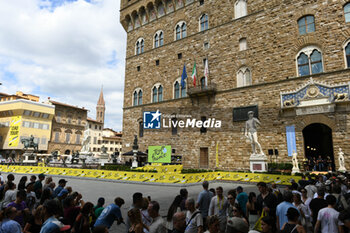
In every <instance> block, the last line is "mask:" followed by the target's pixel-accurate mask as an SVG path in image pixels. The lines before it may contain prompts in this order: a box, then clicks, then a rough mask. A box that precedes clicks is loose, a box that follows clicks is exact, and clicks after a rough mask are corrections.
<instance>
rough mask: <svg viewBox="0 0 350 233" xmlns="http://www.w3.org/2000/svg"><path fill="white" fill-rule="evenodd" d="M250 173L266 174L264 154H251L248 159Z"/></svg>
mask: <svg viewBox="0 0 350 233" xmlns="http://www.w3.org/2000/svg"><path fill="white" fill-rule="evenodd" d="M249 162H250V171H251V172H266V171H267V170H268V168H267V157H266V155H264V154H252V155H251V156H250V158H249Z"/></svg>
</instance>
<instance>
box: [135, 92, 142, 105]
mask: <svg viewBox="0 0 350 233" xmlns="http://www.w3.org/2000/svg"><path fill="white" fill-rule="evenodd" d="M137 105H142V90H141V89H140V88H137V89H136V90H135V91H134V93H133V106H137Z"/></svg>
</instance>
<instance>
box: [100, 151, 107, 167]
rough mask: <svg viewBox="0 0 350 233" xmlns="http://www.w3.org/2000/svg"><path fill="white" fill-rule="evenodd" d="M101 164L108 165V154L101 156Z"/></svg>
mask: <svg viewBox="0 0 350 233" xmlns="http://www.w3.org/2000/svg"><path fill="white" fill-rule="evenodd" d="M99 162H100V163H103V164H105V163H108V162H109V154H108V153H103V152H102V153H101V154H100V155H99Z"/></svg>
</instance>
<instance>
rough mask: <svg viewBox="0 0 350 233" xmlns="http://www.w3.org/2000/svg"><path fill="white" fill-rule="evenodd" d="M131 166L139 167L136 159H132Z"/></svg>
mask: <svg viewBox="0 0 350 233" xmlns="http://www.w3.org/2000/svg"><path fill="white" fill-rule="evenodd" d="M131 167H132V168H137V167H138V164H137V161H136V160H134V161H132V165H131Z"/></svg>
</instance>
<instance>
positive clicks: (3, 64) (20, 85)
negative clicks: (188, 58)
mask: <svg viewBox="0 0 350 233" xmlns="http://www.w3.org/2000/svg"><path fill="white" fill-rule="evenodd" d="M119 8H120V0H0V82H1V83H2V86H0V92H5V93H9V94H15V92H16V91H23V92H24V93H30V94H35V95H38V96H40V98H41V101H45V100H46V99H47V97H51V99H53V100H56V101H60V102H64V103H67V104H71V105H75V106H79V107H85V108H87V109H89V110H90V111H89V112H88V116H89V117H91V118H94V119H95V117H96V109H95V108H96V103H97V100H98V97H99V93H100V90H101V87H102V86H103V91H104V98H105V101H106V118H105V127H109V128H113V129H115V130H118V131H119V130H121V129H122V106H123V89H124V61H125V47H126V33H125V31H124V29H123V28H122V26H121V25H120V23H119Z"/></svg>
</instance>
